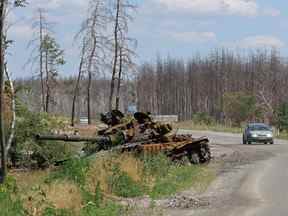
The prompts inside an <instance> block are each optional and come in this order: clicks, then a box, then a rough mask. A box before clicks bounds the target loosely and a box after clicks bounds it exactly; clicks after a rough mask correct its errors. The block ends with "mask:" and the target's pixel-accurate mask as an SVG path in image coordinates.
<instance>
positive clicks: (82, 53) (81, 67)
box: [71, 40, 86, 127]
mask: <svg viewBox="0 0 288 216" xmlns="http://www.w3.org/2000/svg"><path fill="white" fill-rule="evenodd" d="M85 51H86V44H85V40H83V42H82V50H81V59H80V63H79V69H78V76H77V80H76V84H75V89H74V93H73V100H72V112H71V126H72V127H73V126H74V124H75V108H76V100H77V97H78V96H79V90H80V81H81V78H82V76H83V65H84V63H85V60H84V58H85Z"/></svg>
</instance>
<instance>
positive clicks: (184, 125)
mask: <svg viewBox="0 0 288 216" xmlns="http://www.w3.org/2000/svg"><path fill="white" fill-rule="evenodd" d="M175 128H181V129H187V130H204V131H205V130H207V131H208V130H209V131H216V132H228V133H242V132H243V128H240V127H230V126H225V125H221V124H210V125H205V124H195V123H193V121H184V122H179V123H176V124H175Z"/></svg>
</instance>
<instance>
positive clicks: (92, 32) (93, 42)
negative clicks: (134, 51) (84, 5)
mask: <svg viewBox="0 0 288 216" xmlns="http://www.w3.org/2000/svg"><path fill="white" fill-rule="evenodd" d="M106 4H107V3H106V2H105V1H103V0H94V1H90V3H89V10H88V18H87V19H86V20H85V21H84V22H83V23H82V26H81V29H80V31H79V33H78V34H77V35H76V37H75V38H76V39H78V38H81V41H83V44H85V50H84V53H82V56H85V58H87V63H86V64H87V65H86V68H87V69H86V74H87V77H88V84H87V117H88V123H89V124H91V123H92V116H91V111H92V110H91V85H92V78H93V74H96V73H99V70H100V69H99V68H100V67H101V65H102V64H103V62H104V59H105V44H106V43H107V37H106V36H105V34H104V33H105V31H106V27H107V5H106ZM83 60H84V59H83ZM85 60H86V59H85ZM85 62H86V61H85Z"/></svg>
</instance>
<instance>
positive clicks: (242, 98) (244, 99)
mask: <svg viewBox="0 0 288 216" xmlns="http://www.w3.org/2000/svg"><path fill="white" fill-rule="evenodd" d="M223 101H224V113H225V117H226V120H230V121H232V122H233V124H235V125H236V126H240V125H241V123H242V122H244V121H247V120H252V119H256V118H258V117H260V115H261V109H259V108H258V107H257V102H256V98H255V97H254V96H253V95H250V94H247V93H245V92H232V93H225V94H224V96H223Z"/></svg>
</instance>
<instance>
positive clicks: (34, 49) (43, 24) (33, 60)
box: [25, 8, 52, 111]
mask: <svg viewBox="0 0 288 216" xmlns="http://www.w3.org/2000/svg"><path fill="white" fill-rule="evenodd" d="M33 20H34V21H33V23H32V29H33V31H34V32H33V34H34V35H33V39H32V40H31V41H29V43H28V46H27V47H28V48H29V49H31V54H30V57H29V59H28V61H27V63H26V64H25V66H26V65H30V66H31V70H32V71H33V70H36V74H37V76H39V78H40V82H41V91H40V92H41V94H40V95H41V96H40V98H41V99H40V100H41V111H45V107H46V106H47V101H46V96H45V95H46V93H45V92H46V89H45V82H46V80H45V70H46V65H45V56H44V55H45V54H44V49H43V46H44V44H43V43H44V42H45V41H44V38H45V35H47V34H51V33H52V24H51V23H49V22H48V21H47V19H46V15H45V10H44V9H42V8H38V10H37V14H36V16H35V17H34V18H33Z"/></svg>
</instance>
